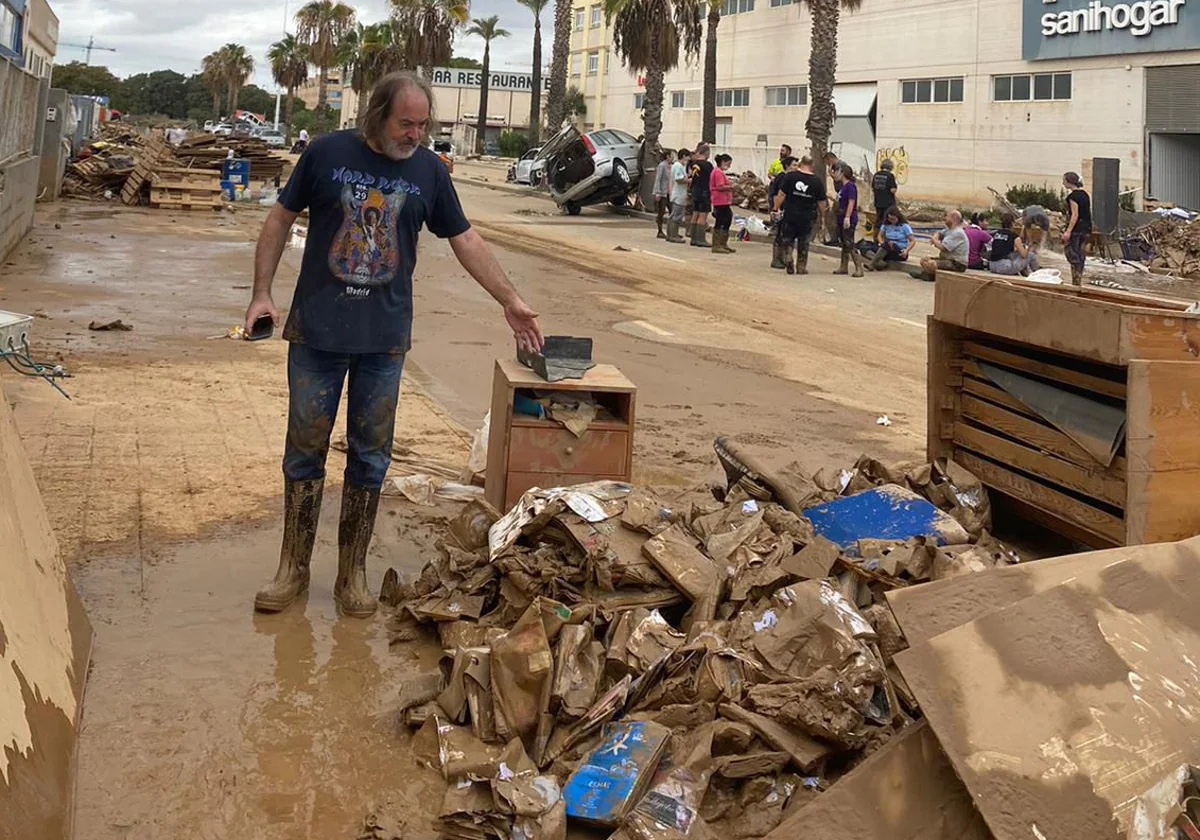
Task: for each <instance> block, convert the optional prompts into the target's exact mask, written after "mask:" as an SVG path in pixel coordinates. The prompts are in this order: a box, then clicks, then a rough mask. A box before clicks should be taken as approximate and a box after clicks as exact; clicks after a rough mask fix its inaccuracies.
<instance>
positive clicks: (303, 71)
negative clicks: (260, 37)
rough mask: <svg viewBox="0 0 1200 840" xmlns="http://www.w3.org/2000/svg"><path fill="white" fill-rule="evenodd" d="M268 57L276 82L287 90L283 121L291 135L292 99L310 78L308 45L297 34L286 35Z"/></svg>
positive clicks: (276, 43) (286, 132)
mask: <svg viewBox="0 0 1200 840" xmlns="http://www.w3.org/2000/svg"><path fill="white" fill-rule="evenodd" d="M267 59H268V60H269V61H270V62H271V75H272V76H274V77H275V84H277V85H279V86H280V87H281V88H284V89H285V90H286V91H287V104H286V105H284V114H283V123H284V125H286V126H288V129H287V131H285V132H284V133H285V134H287V135H288V136H289V137H290V136H291V125H292V104H293V103H292V100H293V99H294V98H295V96H296V88H298V87H300V85H302V84H304V82H305V81H306V80H307V79H308V47H307V46H306V45H305V44H304V43H303V42H302V41H300V40H299V39H298V38H297V37H296V36H295V35H291V34H287V35H284V36H283V38H282V40H279V41H276V42H275V43H274V44H272V45H271V48H270V49H268V50H267Z"/></svg>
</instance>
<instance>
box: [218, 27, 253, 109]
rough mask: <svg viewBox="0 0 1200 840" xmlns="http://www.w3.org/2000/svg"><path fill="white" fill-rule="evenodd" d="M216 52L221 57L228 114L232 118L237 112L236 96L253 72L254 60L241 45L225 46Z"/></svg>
mask: <svg viewBox="0 0 1200 840" xmlns="http://www.w3.org/2000/svg"><path fill="white" fill-rule="evenodd" d="M218 52H219V53H220V55H221V56H222V60H221V64H222V68H223V69H224V71H225V74H224V75H225V84H226V86H227V87H228V88H229V113H230V115H231V116H232V115H233V113H234V112H235V111H237V106H238V94H239V93H240V92H241V90H242V85H244V84H246V80H247V79H249V78H250V75H251V74H252V73H253V72H254V58H253V57H252V56H251V55H250V53H248V52H246V48H245V47H243V46H242V45H241V44H226V45H225V46H223V47H221V49H220V50H219V51H218Z"/></svg>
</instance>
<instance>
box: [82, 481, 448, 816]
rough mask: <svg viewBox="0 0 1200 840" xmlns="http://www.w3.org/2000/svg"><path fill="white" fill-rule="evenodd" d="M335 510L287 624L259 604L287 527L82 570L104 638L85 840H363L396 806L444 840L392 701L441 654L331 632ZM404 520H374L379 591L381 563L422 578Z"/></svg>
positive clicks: (92, 693)
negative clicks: (365, 826)
mask: <svg viewBox="0 0 1200 840" xmlns="http://www.w3.org/2000/svg"><path fill="white" fill-rule="evenodd" d="M330 495H333V496H335V497H336V494H335V493H331V494H327V497H328V496H330ZM337 510H338V508H337V499H336V498H334V499H328V498H327V501H326V504H325V510H324V512H323V526H324V527H323V528H322V534H321V536H320V537H319V539H318V544H317V550H316V555H315V557H314V561H313V572H314V574H313V583H312V589H311V591H310V593H309V594H308V596H307V597H306V599H304V602H303V603H302V604H297V605H294V606H293V608H292V609H290V610H288V611H287V612H285V613H283V614H280V615H276V616H257V615H254V614H253V612H252V609H251V604H252V599H253V595H254V591H255V589H256V588H257V587H258V586H259V585H260V584H261V583H262V582H263V581H264V580H265V579H267V578H268V577H269V576H270V574H271V573H273V571H274V568H275V558H276V557H277V556H278V554H277V552H278V546H279V531H278V528H277V527H263V528H260V529H256V530H252V531H249V532H247V533H245V534H243V535H240V536H236V537H227V538H222V539H217V540H209V541H205V542H203V543H194V544H191V545H188V546H185V547H182V548H180V549H178V550H175V551H173V552H167V553H166V554H164V556H162V558H161V559H160V560H158V561H157V562H155V563H152V564H145V565H144V566H143V565H140V564H138V563H136V562H134V561H129V562H122V561H114V560H104V561H101V562H94V563H90V564H88V565H87V566H83V567H77V568H76V570H75V575H76V579H77V584H78V586H79V589H80V592H81V595H82V596H83V598H84V601H85V605H86V606H87V608H88V611H89V613H90V615H91V618H92V621H93V623H94V624H95V625H96V630H97V639H96V646H95V650H94V655H93V666H92V671H91V676H90V679H89V683H88V689H87V698H86V702H85V704H84V717H83V727H82V732H81V736H80V763H79V782H78V794H77V799H76V831H75V836H77V837H81V838H89V840H106V839H107V838H178V837H191V838H234V837H246V838H249V837H254V838H289V840H290V838H353V837H356V836H357V835H358V831H359V829H360V827H361V825H362V818H363V816H364V814H365V813H366V811H367V809H368V808H369V806H370V805H371V804H372V803H375V802H385V801H391V802H392V803H393V807H394V808H396V809H398V810H399V811H400V812H401V813H402V814H404V815H405V816H406V817H407V818H408V819H409V826H408V831H406V836H411V837H414V838H421V837H432V836H433V832H432V827H431V819H430V815H431V813H432V812H434V811H435V810H436V808H437V807H438V805H439V804H440V802H441V797H442V793H443V784H442V781H441V778H440V775H439V774H437V773H435V772H433V771H430V770H426V769H423V768H419V767H418V766H417V765H416V764H415V763H414V762H413V760H412V758H411V755H410V752H409V743H410V736H409V734H408V732H407V731H404V730H403V729H402V727H398V726H397V723H396V717H397V716H396V714H395V710H396V703H395V701H396V687H397V685H398V681H399V680H400V679H401V678H402V677H404V676H406V675H409V674H412V673H416V672H417V671H419V670H426V669H429V668H432V667H436V660H437V655H438V651H437V650H436V646H435V645H434V644H433V643H414V644H408V645H404V646H398V647H395V648H392V649H389V647H388V642H387V634H386V630H385V628H384V624H383V620H382V618H379V617H377V618H375V619H373V620H370V621H356V620H350V619H339V618H338V616H337V615H336V611H335V609H334V606H333V595H332V584H333V578H334V572H335V570H336V551H337V549H336V545H335V544H334V542H333V539H334V538H335V534H336V516H337ZM395 521H396V518H395V517H389V516H386V515H383V514H382V513H381V516H380V522H381V526H380V528H379V533H380V534H382V535H384V536H383V537H382V538H377V540H376V541H375V543H374V544H373V546H372V557H371V560H370V571H371V583H372V585H373V586H375V587H376V588H377V587H378V583H379V579H380V577H381V576H382V573H383V571H384V568H385V560H384V559H383V558H382V556H383V555H386V556H387V561H386V562H387V563H390V564H391V565H396V566H397V567H399V568H402V569H404V570H405V571H406V572H408V571H410V570H411V569H412V568H415V567H417V566H419V564H420V554H421V547H420V546H417V545H415V544H413V543H407V544H406V543H405V542H404V541H403V538H402V537H397V536H396V534H397V533H398V531H397V528H396V526H395V525H394V524H392V523H394V522H395ZM389 533H390V534H392V536H391V537H390V538H389V537H387V536H386V535H387V534H389ZM400 533H402V531H401V532H400Z"/></svg>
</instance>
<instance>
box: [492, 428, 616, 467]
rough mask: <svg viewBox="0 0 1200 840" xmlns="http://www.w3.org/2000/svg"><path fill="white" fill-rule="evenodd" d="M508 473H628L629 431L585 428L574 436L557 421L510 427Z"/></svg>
mask: <svg viewBox="0 0 1200 840" xmlns="http://www.w3.org/2000/svg"><path fill="white" fill-rule="evenodd" d="M508 472H509V473H514V472H529V473H557V474H566V473H586V474H589V475H619V476H623V475H628V474H629V430H628V429H621V430H611V429H588V431H587V432H585V433H584V435H583V437H581V438H577V437H575V435H573V434H571V433H570V432H569V431H567V430H566V429H564V428H562V427H561V426H558V425H557V424H555V425H551V424H549V423H548V424H546V425H545V426H536V427H535V426H524V425H522V426H517V425H514V426H513V427H512V437H511V439H510V441H509V447H508Z"/></svg>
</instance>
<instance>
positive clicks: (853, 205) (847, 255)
mask: <svg viewBox="0 0 1200 840" xmlns="http://www.w3.org/2000/svg"><path fill="white" fill-rule="evenodd" d="M838 171H839V172H840V173H841V176H842V186H841V189H839V190H838V217H837V224H838V227H837V230H838V240H839V242H840V244H841V246H842V264H841V265H840V266H838V267H837V268H836V269H834V271H833V273H834V274H848V273H849V270H850V262H851V261H853V262H854V275H853V276H855V277H862V276H863V269H862V254H860V253H859V252H858V248H856V247H855V241H856V239H857V238H858V237H857V232H858V179H857V178H856V177H855V175H854V170H853V169H852V168H851V167H850V166H849V165H847V164H845V163H839V164H838Z"/></svg>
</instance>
